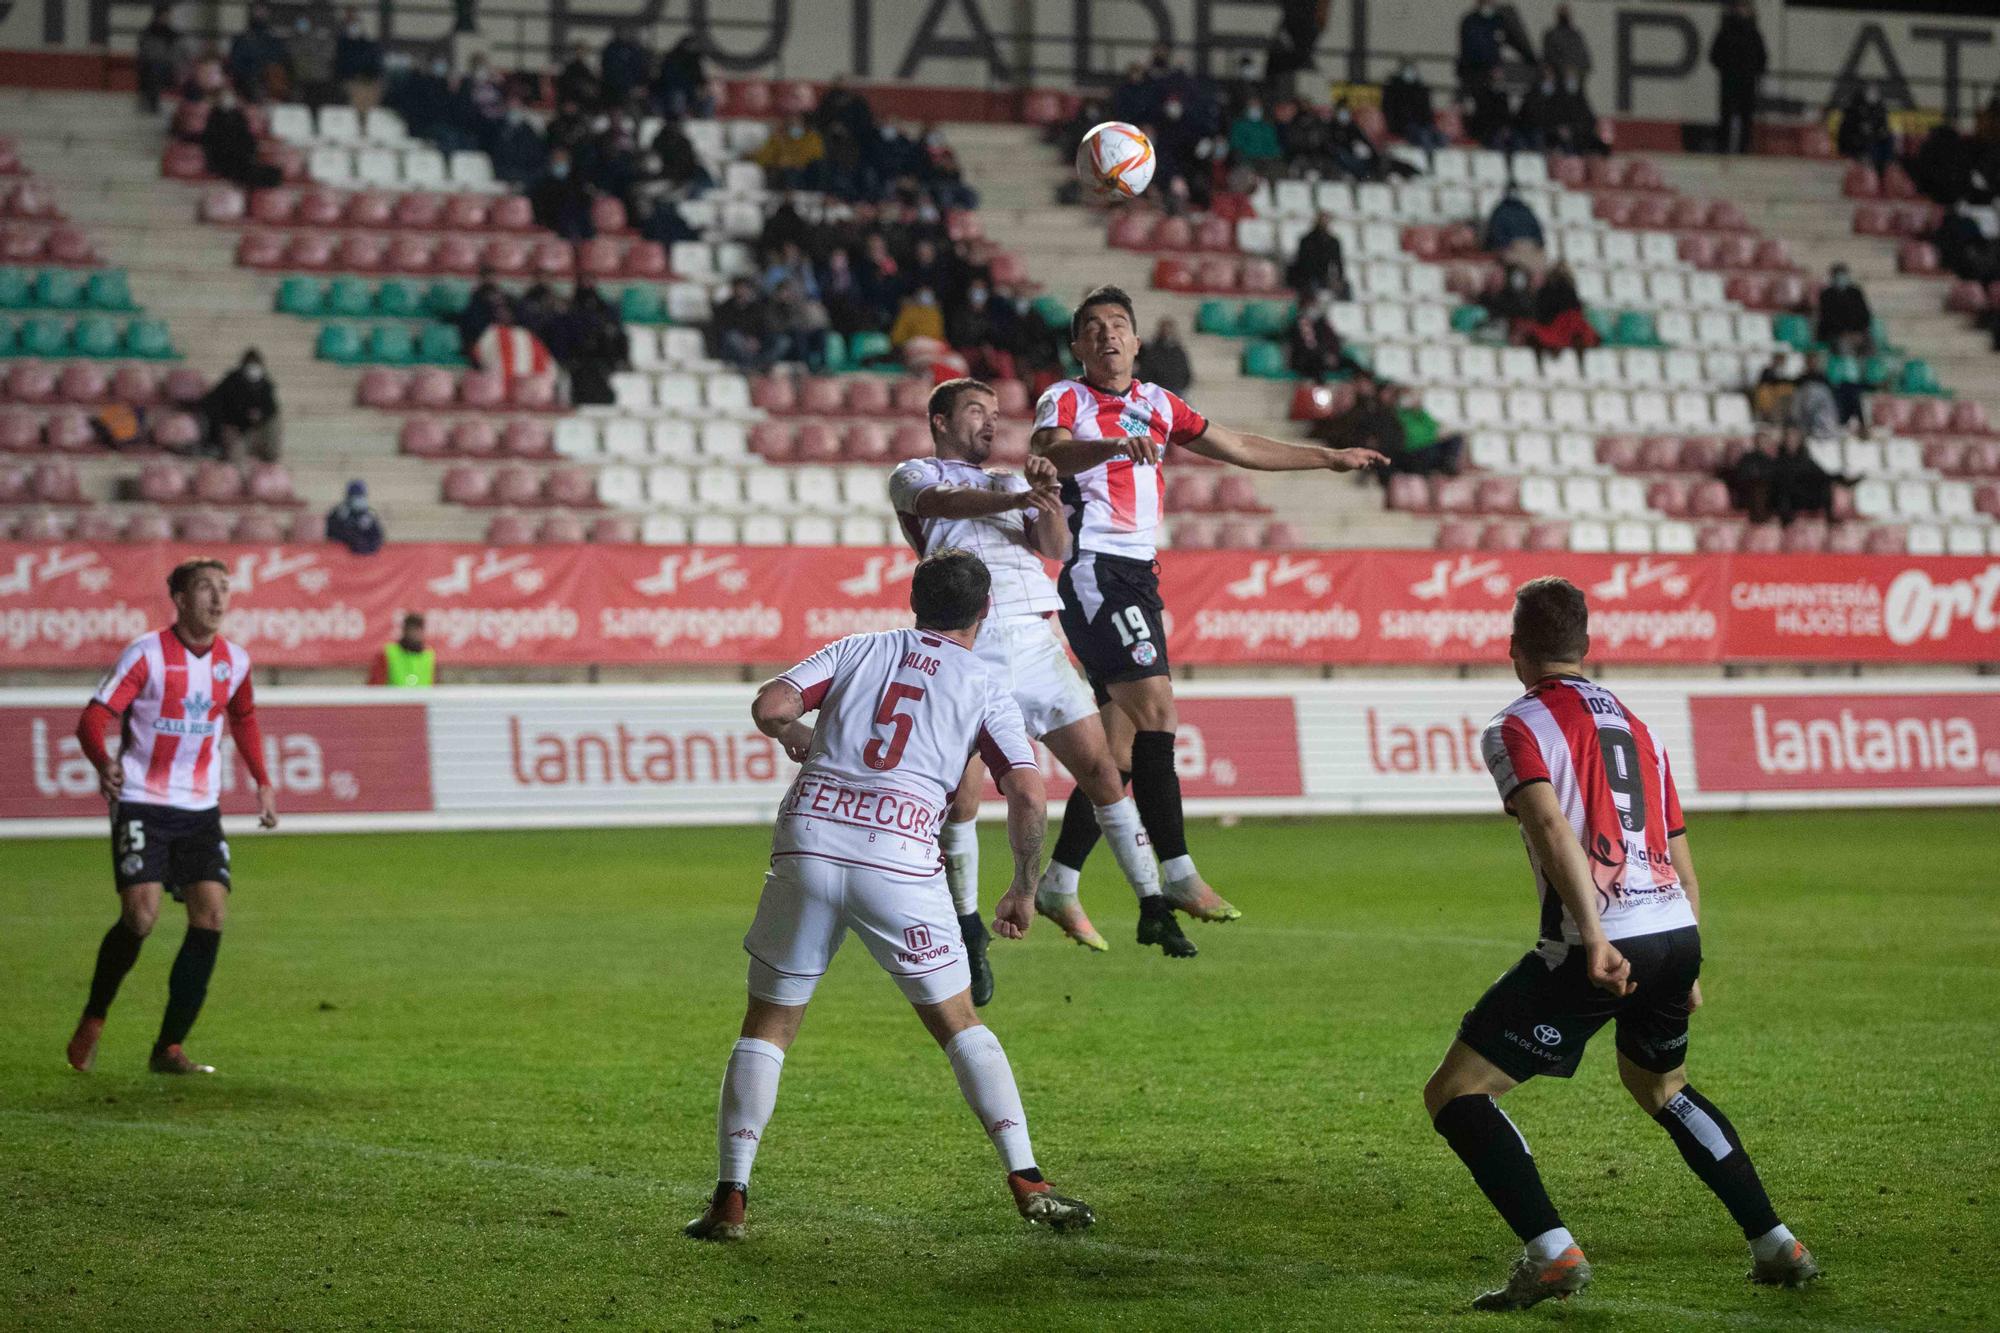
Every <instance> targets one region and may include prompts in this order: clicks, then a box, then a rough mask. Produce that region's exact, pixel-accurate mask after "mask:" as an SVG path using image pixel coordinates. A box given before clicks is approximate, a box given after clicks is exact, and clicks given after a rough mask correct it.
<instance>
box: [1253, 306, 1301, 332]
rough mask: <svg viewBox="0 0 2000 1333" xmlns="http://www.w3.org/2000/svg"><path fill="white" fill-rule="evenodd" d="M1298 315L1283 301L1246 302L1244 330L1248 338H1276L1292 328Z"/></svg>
mask: <svg viewBox="0 0 2000 1333" xmlns="http://www.w3.org/2000/svg"><path fill="white" fill-rule="evenodd" d="M1297 318H1298V313H1297V312H1296V311H1295V310H1294V309H1293V308H1292V306H1290V305H1289V304H1287V303H1286V302H1283V301H1246V302H1244V304H1243V316H1242V330H1243V336H1244V337H1246V338H1275V337H1277V336H1279V335H1280V334H1282V333H1283V332H1284V331H1285V330H1286V329H1288V328H1290V327H1291V326H1292V321H1293V320H1295V319H1297Z"/></svg>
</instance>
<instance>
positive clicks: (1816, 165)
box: [1652, 153, 2000, 414]
mask: <svg viewBox="0 0 2000 1333" xmlns="http://www.w3.org/2000/svg"><path fill="white" fill-rule="evenodd" d="M1652 160H1653V162H1654V163H1655V165H1657V166H1658V167H1659V169H1660V174H1661V176H1662V177H1663V178H1664V179H1665V180H1666V182H1667V184H1668V185H1671V186H1673V187H1674V188H1676V189H1678V190H1680V191H1682V192H1683V193H1685V194H1691V195H1699V196H1704V197H1707V198H1711V199H1729V200H1732V201H1734V202H1735V203H1736V204H1737V205H1738V206H1739V207H1740V208H1742V210H1743V211H1744V213H1745V214H1747V215H1748V216H1749V217H1750V218H1751V220H1752V221H1753V222H1754V223H1755V224H1756V225H1757V226H1758V227H1759V228H1760V229H1761V230H1762V231H1763V232H1764V233H1765V234H1766V235H1769V236H1775V237H1779V238H1781V239H1782V240H1784V242H1785V243H1786V245H1787V246H1788V247H1789V248H1790V249H1791V252H1792V255H1793V257H1794V258H1796V259H1797V260H1798V261H1799V263H1800V264H1801V265H1802V266H1804V268H1805V271H1806V273H1807V274H1808V275H1809V277H1810V278H1811V279H1812V280H1813V281H1815V282H1824V281H1825V279H1826V273H1827V270H1828V269H1829V268H1831V267H1832V266H1833V265H1834V264H1836V263H1845V264H1846V265H1847V266H1848V268H1849V270H1851V271H1852V272H1853V274H1854V277H1855V280H1856V281H1857V282H1858V283H1860V284H1861V287H1862V289H1863V290H1864V291H1865V292H1866V293H1867V295H1868V303H1869V305H1870V306H1871V307H1872V308H1873V309H1874V311H1875V313H1876V314H1878V315H1880V316H1881V317H1882V318H1883V319H1884V320H1885V321H1887V323H1888V326H1889V336H1890V337H1891V338H1893V339H1894V340H1895V342H1896V345H1897V346H1898V347H1901V348H1902V349H1903V350H1904V351H1906V352H1907V353H1908V354H1909V355H1911V356H1916V357H1921V358H1923V359H1924V360H1925V361H1928V362H1930V363H1931V366H1932V368H1933V369H1935V370H1936V371H1937V374H1938V378H1939V380H1940V381H1941V382H1942V383H1943V384H1944V386H1945V387H1946V388H1948V389H1951V390H1952V391H1953V392H1954V393H1955V395H1956V396H1958V397H1960V398H1970V399H1974V400H1976V401H1979V402H1983V403H1984V404H1985V405H1986V409H1987V412H1988V413H1989V414H2000V375H1996V374H1995V373H1994V367H1995V363H1994V357H1993V352H1992V350H1991V343H1990V341H1989V339H1988V338H1987V336H1986V335H1985V334H1983V333H1980V332H1979V331H1978V330H1976V329H1974V328H1972V326H1971V325H1970V324H1969V323H1968V322H1967V321H1966V319H1965V317H1964V316H1962V315H1957V314H1953V313H1952V312H1950V311H1947V310H1946V309H1945V308H1944V296H1945V290H1946V283H1945V282H1944V280H1942V279H1939V278H1929V277H1919V276H1912V275H1909V274H1905V273H1902V272H1900V271H1898V269H1897V266H1896V249H1897V246H1898V245H1899V244H1900V239H1899V238H1883V237H1877V236H1861V235H1857V234H1856V233H1855V231H1854V209H1855V201H1854V200H1852V199H1849V198H1847V197H1846V196H1845V195H1844V194H1843V193H1842V192H1841V177H1842V175H1843V173H1844V172H1845V169H1846V166H1847V163H1846V162H1845V161H1839V160H1836V161H1832V162H1821V161H1813V160H1810V159H1805V158H1784V157H1713V156H1708V155H1705V154H1693V153H1673V154H1659V155H1655V156H1653V158H1652Z"/></svg>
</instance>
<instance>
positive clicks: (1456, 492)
mask: <svg viewBox="0 0 2000 1333" xmlns="http://www.w3.org/2000/svg"><path fill="white" fill-rule="evenodd" d="M1232 480H1233V478H1232ZM1431 503H1432V504H1433V505H1434V506H1436V508H1437V509H1438V511H1439V512H1440V513H1446V514H1470V513H1472V512H1474V511H1475V510H1477V509H1478V508H1479V487H1478V484H1477V483H1475V482H1474V481H1473V480H1472V478H1470V477H1439V478H1438V479H1437V480H1436V481H1435V482H1433V483H1432V485H1431Z"/></svg>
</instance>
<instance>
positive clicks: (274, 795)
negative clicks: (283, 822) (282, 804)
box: [257, 782, 278, 828]
mask: <svg viewBox="0 0 2000 1333" xmlns="http://www.w3.org/2000/svg"><path fill="white" fill-rule="evenodd" d="M257 827H258V828H276V827H278V792H277V789H276V788H275V787H273V786H271V784H270V783H268V782H267V783H265V784H264V785H263V786H261V787H259V788H258V789H257Z"/></svg>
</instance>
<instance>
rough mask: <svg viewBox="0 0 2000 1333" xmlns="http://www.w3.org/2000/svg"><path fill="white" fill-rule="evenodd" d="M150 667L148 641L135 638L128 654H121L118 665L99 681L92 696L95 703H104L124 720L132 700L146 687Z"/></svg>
mask: <svg viewBox="0 0 2000 1333" xmlns="http://www.w3.org/2000/svg"><path fill="white" fill-rule="evenodd" d="M149 674H150V668H148V667H147V665H146V641H145V640H144V639H134V640H133V641H132V642H131V643H128V644H126V645H125V651H124V652H122V653H120V654H119V655H118V663H117V665H116V666H114V667H112V668H111V670H109V671H107V672H106V673H105V674H104V679H102V680H100V681H98V682H97V689H96V691H95V692H94V693H92V694H91V696H90V700H91V702H92V703H100V704H103V705H104V706H105V707H106V708H108V709H110V710H111V711H112V712H113V713H116V714H118V715H119V716H120V717H123V716H124V714H125V710H126V709H127V708H130V707H131V706H132V701H133V700H134V699H136V698H138V697H139V691H140V690H143V689H145V688H146V678H147V676H148V675H149Z"/></svg>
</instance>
